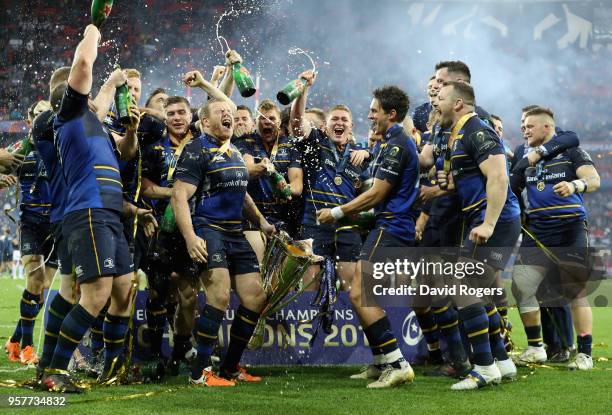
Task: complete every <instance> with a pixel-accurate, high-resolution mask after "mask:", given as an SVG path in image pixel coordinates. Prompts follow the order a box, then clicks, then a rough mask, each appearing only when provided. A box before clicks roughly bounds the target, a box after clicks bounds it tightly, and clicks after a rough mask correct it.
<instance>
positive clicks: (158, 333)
mask: <svg viewBox="0 0 612 415" xmlns="http://www.w3.org/2000/svg"><path fill="white" fill-rule="evenodd" d="M146 311H147V326H148V327H149V342H150V343H151V354H152V355H153V356H161V354H162V350H161V347H162V339H163V337H164V329H165V328H166V315H167V311H166V308H165V307H164V305H163V304H161V303H160V302H159V299H157V298H156V299H154V300H147V308H146Z"/></svg>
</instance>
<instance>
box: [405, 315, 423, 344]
mask: <svg viewBox="0 0 612 415" xmlns="http://www.w3.org/2000/svg"><path fill="white" fill-rule="evenodd" d="M402 337H403V338H404V343H406V344H407V345H408V346H416V345H417V344H419V341H421V339H422V338H423V333H421V328H420V327H419V324H418V323H417V319H416V314H415V313H414V311H411V312H410V314H408V315H407V316H406V319H405V320H404V324H402Z"/></svg>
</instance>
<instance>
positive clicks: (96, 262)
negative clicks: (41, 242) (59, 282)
mask: <svg viewBox="0 0 612 415" xmlns="http://www.w3.org/2000/svg"><path fill="white" fill-rule="evenodd" d="M62 232H63V234H64V235H65V237H66V238H67V239H68V251H69V252H70V257H71V258H72V262H73V265H74V271H75V274H76V277H77V281H78V282H79V283H82V282H85V281H88V280H90V279H92V278H98V277H100V276H103V275H112V276H121V275H125V274H129V273H131V272H133V270H134V264H133V262H132V258H131V255H130V249H129V247H128V243H127V241H126V239H125V235H124V234H123V225H122V224H121V216H120V214H119V212H115V211H113V210H109V209H82V210H77V211H75V212H70V213H69V214H67V215H66V216H65V217H64V224H63V229H62Z"/></svg>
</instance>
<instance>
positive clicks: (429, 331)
mask: <svg viewBox="0 0 612 415" xmlns="http://www.w3.org/2000/svg"><path fill="white" fill-rule="evenodd" d="M416 317H417V321H418V322H419V326H420V327H421V333H423V336H424V337H425V341H426V342H427V350H428V351H429V358H430V359H431V360H432V362H433V363H442V352H441V351H440V330H439V328H438V324H436V318H435V316H434V313H433V312H432V311H431V308H429V307H428V308H427V310H419V312H418V313H416Z"/></svg>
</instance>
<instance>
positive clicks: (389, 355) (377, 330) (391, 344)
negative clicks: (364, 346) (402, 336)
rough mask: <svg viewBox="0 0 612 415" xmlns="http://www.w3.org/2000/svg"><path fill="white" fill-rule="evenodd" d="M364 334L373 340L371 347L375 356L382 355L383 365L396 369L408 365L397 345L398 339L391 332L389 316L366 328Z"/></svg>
mask: <svg viewBox="0 0 612 415" xmlns="http://www.w3.org/2000/svg"><path fill="white" fill-rule="evenodd" d="M364 332H366V336H367V337H368V339H371V343H370V347H371V348H372V352H373V353H374V355H375V356H376V355H377V354H379V355H382V362H381V364H387V365H390V366H392V367H394V368H396V369H399V368H401V367H402V366H404V365H406V364H407V363H406V362H405V361H404V356H403V355H402V352H401V351H400V349H399V347H398V345H397V339H396V338H395V335H394V334H393V331H392V330H391V323H390V322H389V318H388V317H387V316H384V317H383V318H381V319H380V320H378V321H376V322H374V323H373V324H371V325H370V326H368V327H366V328H364Z"/></svg>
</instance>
